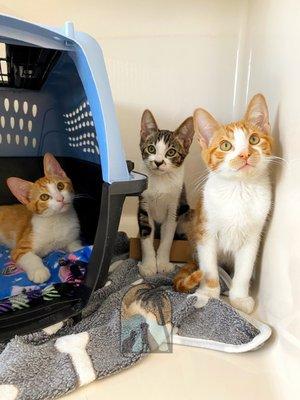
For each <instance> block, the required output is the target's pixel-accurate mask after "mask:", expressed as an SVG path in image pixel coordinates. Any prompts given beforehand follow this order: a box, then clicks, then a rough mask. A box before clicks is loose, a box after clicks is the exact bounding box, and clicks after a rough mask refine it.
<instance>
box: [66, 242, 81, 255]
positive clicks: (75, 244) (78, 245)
mask: <svg viewBox="0 0 300 400" xmlns="http://www.w3.org/2000/svg"><path fill="white" fill-rule="evenodd" d="M82 247H83V246H82V244H81V242H80V240H74V242H71V243H70V244H68V246H67V250H68V251H69V252H71V253H73V252H74V251H77V250H80V249H82Z"/></svg>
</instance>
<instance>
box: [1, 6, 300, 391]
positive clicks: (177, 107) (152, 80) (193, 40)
mask: <svg viewBox="0 0 300 400" xmlns="http://www.w3.org/2000/svg"><path fill="white" fill-rule="evenodd" d="M0 12H1V13H7V14H11V15H15V16H18V17H21V18H24V19H28V20H31V21H36V22H39V23H43V24H49V25H61V24H63V22H64V21H66V20H73V21H74V22H75V26H76V29H79V30H84V31H86V32H88V33H90V34H91V35H92V36H94V37H95V38H96V39H97V40H98V41H99V42H100V44H101V45H102V48H103V52H104V56H105V60H106V64H107V68H108V73H109V77H110V83H111V87H112V92H113V97H114V100H115V104H116V109H117V116H118V120H119V123H120V127H121V131H122V137H123V142H124V147H125V150H126V154H127V157H128V158H130V159H132V160H134V161H136V162H137V161H138V160H139V150H138V142H139V119H140V115H141V113H142V111H143V109H144V108H145V107H148V108H150V109H151V110H152V111H153V112H154V114H155V115H156V117H157V120H158V123H159V125H160V126H161V127H163V128H169V129H174V128H176V126H177V125H179V123H180V122H181V121H182V120H183V119H184V118H186V117H187V116H188V115H190V114H191V113H192V112H193V110H194V108H195V107H198V106H202V107H204V108H207V109H208V110H209V111H210V112H212V113H213V114H214V115H215V116H216V117H217V118H219V119H220V120H221V121H224V122H225V121H229V120H231V119H232V118H239V117H240V116H241V115H242V114H243V112H244V109H245V104H246V102H247V100H248V99H249V97H251V96H252V95H253V94H254V93H256V92H262V93H264V94H265V95H266V97H267V100H268V103H269V107H270V116H271V122H272V125H273V128H274V129H273V132H274V137H275V145H276V152H277V154H278V155H280V156H282V157H284V158H285V159H286V160H287V166H286V167H284V168H278V167H276V170H275V172H274V177H275V181H276V191H275V198H274V199H275V206H274V212H273V215H272V218H271V223H270V225H269V226H268V230H267V235H266V241H265V246H264V250H263V252H262V258H261V259H262V265H261V272H260V274H259V276H258V287H259V293H258V298H259V314H260V315H261V316H262V317H263V318H264V319H266V320H267V321H269V322H270V323H271V324H272V325H273V326H275V327H276V331H277V336H276V338H277V340H276V342H275V344H274V346H273V349H274V370H276V371H277V372H279V373H280V374H281V376H282V377H283V378H284V380H283V381H285V382H287V383H288V385H289V386H290V387H291V388H293V387H294V389H296V386H297V385H298V382H299V378H300V377H299V376H298V375H299V361H298V360H299V355H300V354H299V352H300V290H299V288H300V259H299V248H300V246H299V244H298V243H299V226H300V211H299V210H300V176H299V175H300V157H299V154H300V129H299V127H300V101H299V93H300V84H299V77H300V56H299V54H300V51H299V47H300V28H299V27H300V3H299V1H297V0H285V1H283V0H249V1H246V0H194V1H192V0H185V1H180V0H173V1H171V0H164V1H162V0H160V1H158V0H152V1H139V0H126V1H122V0H110V1H107V0H106V1H104V0H85V1H79V0H63V1H62V0H43V1H36V0H10V1H9V2H5V3H4V2H1V3H0ZM199 169H200V156H199V152H198V149H197V146H196V145H195V144H194V145H193V148H192V151H191V155H190V157H189V160H188V161H187V170H188V182H189V188H190V189H191V187H192V186H193V185H192V183H193V181H194V180H195V173H196V172H197V173H199ZM125 216H126V221H125V222H126V224H127V226H128V223H129V222H130V221H132V226H131V228H132V229H131V231H134V230H135V229H136V226H135V225H134V223H133V221H135V206H134V200H132V199H131V200H130V201H129V202H127V205H126V208H125ZM130 216H131V218H130ZM128 221H129V222H128ZM123 223H124V221H123ZM287 390H288V386H286V392H285V393H287Z"/></svg>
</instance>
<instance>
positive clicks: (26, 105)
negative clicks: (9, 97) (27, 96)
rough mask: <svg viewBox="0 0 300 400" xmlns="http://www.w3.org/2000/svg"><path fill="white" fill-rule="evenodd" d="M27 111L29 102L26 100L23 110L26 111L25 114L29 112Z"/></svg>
mask: <svg viewBox="0 0 300 400" xmlns="http://www.w3.org/2000/svg"><path fill="white" fill-rule="evenodd" d="M27 111H28V103H27V101H26V100H25V101H24V103H23V112H24V114H27Z"/></svg>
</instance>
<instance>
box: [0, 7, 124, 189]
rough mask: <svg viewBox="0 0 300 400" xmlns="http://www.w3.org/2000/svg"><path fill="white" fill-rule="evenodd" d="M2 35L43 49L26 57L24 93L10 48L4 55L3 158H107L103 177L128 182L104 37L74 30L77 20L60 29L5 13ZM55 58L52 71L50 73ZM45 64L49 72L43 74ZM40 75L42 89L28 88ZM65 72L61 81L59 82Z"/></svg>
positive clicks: (10, 41) (22, 71)
mask: <svg viewBox="0 0 300 400" xmlns="http://www.w3.org/2000/svg"><path fill="white" fill-rule="evenodd" d="M0 41H1V42H3V43H6V44H11V45H21V46H30V47H31V48H33V47H35V46H36V47H37V48H41V49H43V51H44V54H38V55H37V57H36V58H35V59H34V57H33V56H34V55H33V50H32V49H31V50H29V56H28V57H29V58H30V57H31V59H32V58H33V59H34V63H32V61H31V64H30V65H26V63H24V62H22V60H21V62H20V63H19V64H18V67H19V68H20V69H19V70H18V71H17V78H18V79H15V83H16V86H15V87H16V88H18V90H17V91H14V90H13V88H12V85H11V84H9V82H8V80H9V79H11V78H12V71H10V72H11V73H10V74H9V71H8V72H7V70H9V65H10V61H11V60H10V59H9V54H1V68H0V86H1V90H2V91H3V93H2V95H3V99H4V101H3V102H1V104H0V115H1V116H0V132H1V139H0V143H1V149H0V156H12V155H14V156H40V155H42V154H44V153H45V152H46V151H49V152H52V153H54V154H56V155H57V156H67V157H68V156H70V157H76V158H80V159H83V160H86V161H92V162H95V163H99V161H100V163H101V169H102V178H103V181H104V182H109V183H112V182H116V181H127V180H129V179H130V177H129V174H128V170H127V166H126V162H125V157H124V151H123V148H122V142H121V137H120V132H119V128H118V124H117V120H116V116H115V110H114V105H113V100H112V95H111V90H110V86H109V82H108V77H107V73H106V69H105V64H104V60H103V55H102V52H101V48H100V46H99V45H98V43H97V42H96V41H95V40H94V39H93V38H92V37H90V36H89V35H87V34H86V33H82V32H75V31H74V27H73V24H72V23H71V22H66V24H65V26H64V27H63V28H60V29H56V28H50V27H46V26H40V25H36V24H32V23H29V22H25V21H22V20H19V19H17V18H12V17H9V16H4V15H1V16H0ZM45 49H47V52H48V53H45V51H46V50H45ZM51 50H52V51H51ZM30 51H31V54H30ZM58 54H59V55H60V57H59V60H58V62H57V63H56V64H55V63H54V61H55V58H56V57H57V55H58ZM14 56H15V53H14ZM43 57H44V58H43ZM15 58H16V57H15ZM39 62H40V65H39ZM51 63H52V64H53V71H51V74H50V75H49V77H47V76H46V75H47V73H48V71H47V68H48V69H50V68H51ZM24 64H25V65H24ZM32 64H35V65H32ZM21 67H22V68H21ZM41 67H42V68H45V67H46V68H45V69H46V70H44V71H42V72H41ZM14 72H16V71H14ZM39 73H40V75H41V80H42V79H44V80H45V79H46V78H48V79H47V81H46V82H45V85H43V86H42V87H41V90H40V91H39V93H37V94H35V93H34V92H33V91H32V90H30V91H28V90H27V89H28V88H30V89H31V88H32V87H31V86H28V82H33V81H34V79H38V74H39ZM9 75H10V77H9ZM58 75H60V76H61V78H60V85H59V86H58V85H57V84H56V85H54V84H53V82H54V79H56V83H57V76H58ZM30 78H31V79H30ZM22 79H23V81H24V85H23V86H22ZM8 86H9V89H7V96H6V97H5V94H6V93H5V92H6V87H8ZM20 89H21V90H20Z"/></svg>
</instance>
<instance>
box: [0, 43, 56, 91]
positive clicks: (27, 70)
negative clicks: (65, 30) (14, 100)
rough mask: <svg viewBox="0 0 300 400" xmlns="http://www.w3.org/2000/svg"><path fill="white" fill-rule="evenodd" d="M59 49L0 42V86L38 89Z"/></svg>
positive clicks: (54, 60) (54, 62)
mask: <svg viewBox="0 0 300 400" xmlns="http://www.w3.org/2000/svg"><path fill="white" fill-rule="evenodd" d="M60 55H61V51H58V50H53V49H44V48H41V47H30V46H18V45H11V44H5V43H0V87H11V88H18V89H32V90H38V89H40V88H41V87H42V86H43V84H44V82H45V81H46V79H47V76H48V74H49V72H50V71H51V69H52V68H53V67H54V65H55V64H56V62H57V60H58V58H59V56H60Z"/></svg>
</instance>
